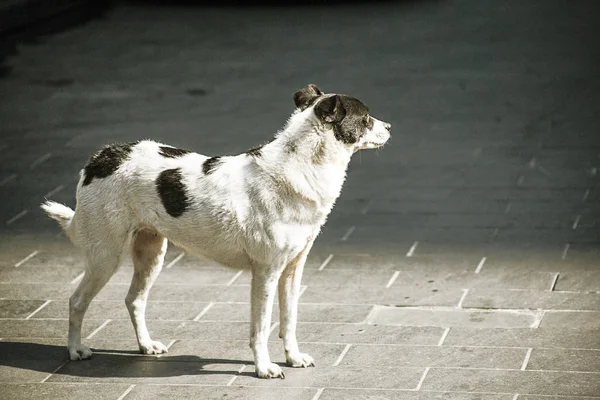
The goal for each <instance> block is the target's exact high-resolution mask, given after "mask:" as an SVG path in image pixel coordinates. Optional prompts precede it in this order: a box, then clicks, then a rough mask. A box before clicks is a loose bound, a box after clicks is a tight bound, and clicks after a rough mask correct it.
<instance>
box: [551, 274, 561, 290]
mask: <svg viewBox="0 0 600 400" xmlns="http://www.w3.org/2000/svg"><path fill="white" fill-rule="evenodd" d="M559 276H560V272H557V273H556V274H554V278H552V283H551V284H550V291H551V292H553V291H554V288H555V287H556V283H557V282H558V277H559Z"/></svg>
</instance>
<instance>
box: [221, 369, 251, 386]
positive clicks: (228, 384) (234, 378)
mask: <svg viewBox="0 0 600 400" xmlns="http://www.w3.org/2000/svg"><path fill="white" fill-rule="evenodd" d="M244 369H246V365H242V367H241V368H240V369H238V371H237V374H235V375H234V376H233V377H232V378H231V379H230V380H229V382H227V385H225V386H231V385H233V382H235V380H236V379H237V377H238V376H240V374H241V373H242V372H244Z"/></svg>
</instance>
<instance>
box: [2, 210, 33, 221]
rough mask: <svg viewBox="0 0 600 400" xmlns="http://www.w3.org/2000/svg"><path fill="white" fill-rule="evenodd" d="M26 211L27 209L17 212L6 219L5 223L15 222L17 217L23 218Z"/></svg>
mask: <svg viewBox="0 0 600 400" xmlns="http://www.w3.org/2000/svg"><path fill="white" fill-rule="evenodd" d="M28 212H29V211H27V210H23V211H21V212H20V213H18V214H17V215H15V216H14V217H12V218H11V219H9V220H8V221H6V225H10V224H12V223H13V222H15V221H16V220H18V219H19V218H23V217H24V216H25V215H27V213H28Z"/></svg>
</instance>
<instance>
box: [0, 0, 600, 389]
mask: <svg viewBox="0 0 600 400" xmlns="http://www.w3.org/2000/svg"><path fill="white" fill-rule="evenodd" d="M596 4H597V3H594V2H592V1H587V2H584V1H581V2H576V3H575V2H568V1H535V2H534V1H530V2H484V1H478V0H472V1H467V0H465V1H450V0H449V1H442V0H440V1H400V2H380V3H379V2H375V3H370V4H368V3H367V4H362V5H361V4H357V5H336V6H332V7H305V8H304V7H298V8H292V7H272V8H268V7H267V8H242V9H239V8H223V9H219V8H208V7H195V8H186V7H174V8H151V7H144V6H142V5H137V6H135V5H131V6H118V7H116V8H114V9H112V10H110V11H108V12H107V13H106V14H105V15H103V16H101V17H99V18H97V19H94V20H91V21H89V22H87V23H86V24H84V25H82V26H80V27H77V28H75V29H71V30H68V31H65V32H63V33H59V34H56V35H52V36H43V37H39V38H38V39H37V40H36V41H35V42H33V43H28V44H23V45H21V46H19V48H18V53H17V54H16V55H15V56H14V57H12V58H10V59H8V60H7V63H6V67H8V69H6V71H8V74H7V76H5V77H4V78H3V79H1V80H0V93H1V96H2V98H3V100H2V103H1V104H0V121H1V128H0V129H1V130H2V140H1V141H0V167H1V170H0V218H1V219H2V221H0V236H1V238H0V251H1V252H0V254H1V258H0V281H1V283H0V338H2V339H1V340H0V381H1V382H2V387H1V391H2V394H1V395H0V397H2V398H4V399H13V398H14V399H33V398H64V399H71V398H72V399H76V398H86V399H94V398H98V399H111V398H112V399H122V398H127V399H134V398H149V397H155V398H174V399H175V398H177V399H179V398H186V397H194V398H203V399H207V398H219V399H221V398H229V399H240V398H243V399H280V398H285V399H309V400H310V399H320V400H325V399H371V398H372V399H375V398H377V399H433V398H436V399H438V398H439V399H442V398H443V399H469V400H475V399H494V400H512V399H517V398H518V399H528V400H542V399H553V398H554V399H567V398H568V399H578V398H590V397H591V398H594V396H597V397H595V398H600V247H599V246H598V245H599V242H600V234H599V226H598V223H599V221H600V206H599V203H598V201H599V200H600V185H599V177H598V168H599V167H600V158H599V153H600V133H599V131H598V129H599V126H600V125H599V122H600V116H599V113H598V110H599V106H600V90H599V89H600V81H599V80H598V76H600V62H599V61H600V60H599V53H600V50H599V49H600V48H599V47H598V43H597V38H598V37H600V35H599V33H600V32H599V30H600V29H599V28H598V20H597V17H598V12H597V11H598V7H597V6H596ZM310 82H314V83H316V84H318V85H319V86H320V87H321V88H322V89H324V90H325V91H332V92H345V93H349V94H352V95H355V96H356V97H358V98H360V99H361V100H363V101H364V102H365V103H366V104H367V105H369V107H370V109H371V111H372V113H373V114H374V115H375V116H377V117H379V118H381V119H384V120H386V121H391V122H392V124H393V130H392V135H393V137H392V140H391V142H390V144H389V145H388V146H386V147H385V148H384V149H382V150H380V151H377V152H375V151H371V152H368V151H365V152H361V153H359V154H357V155H355V158H354V161H353V163H352V165H351V168H350V171H349V176H348V180H347V183H346V186H345V189H344V192H343V194H342V197H341V198H340V199H339V201H338V204H337V206H336V208H335V209H334V211H333V213H332V215H331V218H330V220H329V222H328V223H327V225H326V227H325V228H324V230H323V232H322V234H321V236H320V238H319V239H318V241H317V244H316V245H315V249H314V251H313V253H312V255H311V257H310V260H309V263H308V265H307V270H306V273H305V277H304V280H303V284H304V286H303V294H302V298H301V303H302V304H301V306H300V321H301V322H300V324H299V327H298V337H299V340H300V342H301V348H302V349H303V351H305V352H308V353H310V354H311V355H312V356H313V357H314V358H315V360H316V363H317V367H316V368H309V369H292V368H289V367H285V368H284V370H285V374H286V379H285V380H283V381H282V380H270V381H266V380H259V379H256V378H255V377H254V368H253V365H252V353H251V351H250V349H249V348H248V345H247V342H248V341H247V336H248V320H249V303H248V301H249V275H248V274H247V273H242V274H239V273H237V272H236V271H230V270H226V269H223V268H220V267H218V266H216V265H214V264H212V263H210V262H208V261H206V260H199V259H194V258H191V257H188V256H186V255H182V253H180V251H178V250H177V249H176V248H171V249H170V251H169V254H168V257H167V261H166V268H165V269H164V271H163V273H162V274H161V276H160V278H159V280H158V283H157V284H156V285H155V287H154V289H153V290H152V292H151V294H150V300H151V302H150V303H149V310H148V317H149V327H150V330H151V333H152V335H153V337H154V338H155V339H158V340H162V341H163V342H164V343H165V344H168V345H169V346H170V351H169V353H168V354H166V355H164V356H162V357H155V356H140V355H137V354H136V349H137V345H136V343H135V336H134V331H133V328H132V327H131V323H130V322H129V316H128V314H127V311H126V309H125V305H124V302H123V299H124V297H125V293H126V291H127V288H128V281H129V279H130V275H131V269H130V267H129V265H126V266H124V267H123V268H122V269H121V271H120V272H118V273H117V275H115V277H114V278H113V280H112V281H111V282H110V283H109V284H108V285H107V287H106V288H105V289H104V290H103V291H102V292H101V294H100V295H99V296H98V297H97V300H96V301H95V302H94V303H93V305H92V306H91V308H90V310H89V312H88V314H87V318H86V320H85V324H84V332H83V334H84V335H85V336H86V340H85V341H84V342H85V343H87V344H90V345H91V346H92V348H94V349H95V355H94V356H93V357H92V359H91V360H89V361H84V362H68V361H67V352H66V349H65V344H66V334H67V313H68V310H67V301H68V297H69V296H70V294H71V293H72V291H73V290H74V288H75V286H76V284H77V282H78V279H80V276H81V273H82V271H83V265H82V260H81V258H79V257H78V255H77V253H76V252H75V251H74V250H73V248H72V246H71V245H70V244H69V243H67V241H66V239H65V238H64V237H62V236H60V235H59V230H58V227H57V226H56V225H55V223H54V222H53V221H50V220H49V219H47V218H45V217H44V216H43V215H42V214H41V211H39V210H38V204H39V203H40V202H41V201H42V200H43V199H44V197H46V198H51V199H53V200H56V201H61V202H64V203H66V204H69V205H71V206H74V189H75V184H76V182H77V179H78V170H79V168H80V167H81V166H82V165H83V164H84V163H85V160H86V159H87V157H88V155H89V154H90V153H91V152H92V151H94V150H95V149H96V148H98V146H100V145H102V144H104V143H107V142H111V141H131V140H137V139H141V138H152V139H155V140H160V141H163V142H167V143H170V144H173V145H175V146H178V147H183V148H188V149H193V150H195V151H198V152H201V153H205V154H212V155H216V154H227V153H236V152H241V151H244V150H246V149H248V148H250V147H252V146H253V145H256V144H258V143H261V142H263V141H267V140H269V139H270V138H271V137H272V135H273V134H274V133H275V132H276V131H277V129H278V128H279V127H281V125H283V123H284V122H285V120H286V118H287V116H288V115H289V114H290V113H291V112H292V109H293V102H292V93H293V92H294V91H295V90H296V89H298V88H300V87H303V86H305V85H306V84H307V83H310ZM277 315H278V314H277V311H275V318H274V321H277V320H278V318H277ZM273 332H274V333H273V335H272V337H271V341H272V348H271V356H272V358H273V360H274V361H276V362H281V363H283V362H284V360H285V359H284V354H283V346H282V345H281V342H280V340H279V339H278V338H277V326H276V325H275V326H274V329H273ZM558 396H570V397H558ZM585 396H588V397H585Z"/></svg>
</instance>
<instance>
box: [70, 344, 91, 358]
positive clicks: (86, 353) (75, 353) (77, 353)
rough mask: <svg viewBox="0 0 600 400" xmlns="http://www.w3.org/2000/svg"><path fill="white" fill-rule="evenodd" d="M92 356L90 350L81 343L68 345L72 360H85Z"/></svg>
mask: <svg viewBox="0 0 600 400" xmlns="http://www.w3.org/2000/svg"><path fill="white" fill-rule="evenodd" d="M91 356H92V351H91V350H90V348H89V347H87V346H84V345H83V344H80V345H77V346H71V347H69V358H70V359H71V360H72V361H77V360H85V359H87V358H90V357H91Z"/></svg>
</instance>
